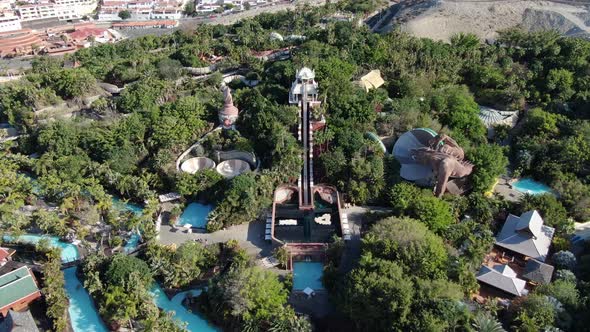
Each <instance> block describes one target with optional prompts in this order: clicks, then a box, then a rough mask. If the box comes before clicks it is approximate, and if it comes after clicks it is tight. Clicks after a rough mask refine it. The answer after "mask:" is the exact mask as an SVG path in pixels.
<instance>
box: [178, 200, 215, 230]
mask: <svg viewBox="0 0 590 332" xmlns="http://www.w3.org/2000/svg"><path fill="white" fill-rule="evenodd" d="M211 210H213V206H212V205H205V204H200V203H190V204H189V205H188V206H187V207H186V209H184V211H183V212H182V215H180V219H179V220H178V224H179V225H184V224H191V225H192V226H193V227H195V228H206V227H207V216H208V215H209V212H211Z"/></svg>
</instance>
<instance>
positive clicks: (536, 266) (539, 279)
mask: <svg viewBox="0 0 590 332" xmlns="http://www.w3.org/2000/svg"><path fill="white" fill-rule="evenodd" d="M553 270H554V267H553V266H551V265H549V264H545V263H543V262H539V261H538V260H536V259H529V260H528V261H527V263H526V265H525V267H524V272H523V274H522V277H523V278H524V279H527V280H528V281H529V282H531V283H534V284H548V283H550V282H551V278H552V277H553Z"/></svg>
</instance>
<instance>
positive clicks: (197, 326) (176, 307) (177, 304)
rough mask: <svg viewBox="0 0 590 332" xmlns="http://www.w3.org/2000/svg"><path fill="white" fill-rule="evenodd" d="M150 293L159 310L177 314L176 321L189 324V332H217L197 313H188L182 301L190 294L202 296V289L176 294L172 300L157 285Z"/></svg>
mask: <svg viewBox="0 0 590 332" xmlns="http://www.w3.org/2000/svg"><path fill="white" fill-rule="evenodd" d="M150 293H151V294H152V296H153V297H154V302H156V305H157V306H158V308H160V309H162V310H165V311H173V312H174V313H175V315H174V319H176V320H179V321H181V322H183V323H187V324H188V325H187V327H186V328H187V330H188V331H190V332H215V331H217V329H215V328H214V327H213V326H212V325H210V324H209V323H208V322H207V321H206V320H205V319H204V318H202V317H201V316H199V315H198V314H196V313H192V312H190V311H188V310H187V309H186V308H185V307H184V306H183V305H182V301H183V300H184V298H185V297H186V295H187V294H188V293H191V294H192V295H193V296H198V295H200V294H201V290H200V289H194V290H189V291H186V292H181V293H178V294H176V295H175V296H174V297H173V298H172V300H169V299H168V297H167V296H166V294H165V293H164V291H163V290H162V288H160V286H159V285H158V284H156V285H155V286H154V287H152V289H151V290H150Z"/></svg>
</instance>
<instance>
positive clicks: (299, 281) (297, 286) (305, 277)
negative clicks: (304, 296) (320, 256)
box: [293, 262, 324, 290]
mask: <svg viewBox="0 0 590 332" xmlns="http://www.w3.org/2000/svg"><path fill="white" fill-rule="evenodd" d="M323 275H324V264H322V263H320V262H294V263H293V290H304V289H305V288H307V287H309V288H311V289H313V290H318V289H324V285H323V284H322V276H323Z"/></svg>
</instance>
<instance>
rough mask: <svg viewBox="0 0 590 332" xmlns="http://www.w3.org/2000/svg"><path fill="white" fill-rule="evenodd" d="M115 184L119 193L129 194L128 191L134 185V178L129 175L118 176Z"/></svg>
mask: <svg viewBox="0 0 590 332" xmlns="http://www.w3.org/2000/svg"><path fill="white" fill-rule="evenodd" d="M116 186H117V189H119V193H121V195H125V194H129V192H130V191H131V190H133V188H134V187H135V178H134V177H133V176H131V175H123V176H122V177H121V178H119V182H118V183H117V185H116Z"/></svg>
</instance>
